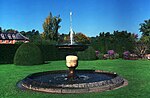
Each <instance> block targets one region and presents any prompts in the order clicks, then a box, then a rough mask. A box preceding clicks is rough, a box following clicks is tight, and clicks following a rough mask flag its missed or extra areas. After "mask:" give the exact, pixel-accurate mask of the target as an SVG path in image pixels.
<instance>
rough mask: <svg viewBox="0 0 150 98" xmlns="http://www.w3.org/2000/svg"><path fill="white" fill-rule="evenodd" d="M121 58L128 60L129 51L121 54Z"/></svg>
mask: <svg viewBox="0 0 150 98" xmlns="http://www.w3.org/2000/svg"><path fill="white" fill-rule="evenodd" d="M123 58H124V59H129V58H130V52H129V51H125V52H123Z"/></svg>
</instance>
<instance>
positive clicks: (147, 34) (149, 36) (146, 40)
mask: <svg viewBox="0 0 150 98" xmlns="http://www.w3.org/2000/svg"><path fill="white" fill-rule="evenodd" d="M139 29H140V32H142V37H141V38H140V43H142V45H144V46H145V47H147V49H146V48H144V49H146V51H145V53H150V19H148V20H145V21H144V23H141V24H140V28H139Z"/></svg>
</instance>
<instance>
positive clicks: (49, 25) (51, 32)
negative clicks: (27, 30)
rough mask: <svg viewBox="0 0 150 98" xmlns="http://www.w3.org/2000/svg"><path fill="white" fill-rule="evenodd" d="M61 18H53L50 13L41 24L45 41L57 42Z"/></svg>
mask: <svg viewBox="0 0 150 98" xmlns="http://www.w3.org/2000/svg"><path fill="white" fill-rule="evenodd" d="M60 22H61V18H60V17H59V16H53V15H52V13H50V14H49V16H48V17H47V18H46V19H45V21H44V23H43V29H44V35H45V39H50V40H55V41H57V40H58V29H59V28H60V27H61V26H60V25H59V23H60Z"/></svg>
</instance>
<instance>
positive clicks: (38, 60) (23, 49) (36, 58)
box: [14, 43, 44, 65]
mask: <svg viewBox="0 0 150 98" xmlns="http://www.w3.org/2000/svg"><path fill="white" fill-rule="evenodd" d="M43 62H44V61H43V57H42V53H41V50H40V49H39V47H38V46H36V45H35V44H33V43H24V44H22V45H21V46H20V47H19V48H18V49H17V51H16V53H15V56H14V64H15V65H38V64H42V63H43Z"/></svg>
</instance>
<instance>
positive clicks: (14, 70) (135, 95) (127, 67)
mask: <svg viewBox="0 0 150 98" xmlns="http://www.w3.org/2000/svg"><path fill="white" fill-rule="evenodd" d="M66 69H67V68H66V66H65V61H52V62H49V63H48V64H44V65H38V66H16V65H13V64H8V65H7V64H5V65H3V64H1V65H0V98H78V97H79V98H150V61H147V60H134V61H132V60H130V61H129V60H121V59H119V60H96V61H79V66H78V69H94V70H95V69H97V70H105V71H112V72H117V73H118V74H119V75H121V76H122V77H124V78H125V79H127V80H128V82H129V84H128V86H126V87H123V88H120V89H117V90H113V91H107V92H101V93H87V94H48V93H41V92H33V91H22V90H20V89H18V88H17V87H16V83H17V82H18V81H19V80H21V79H23V78H24V77H25V76H27V75H29V74H31V73H35V72H41V71H49V70H66Z"/></svg>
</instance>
